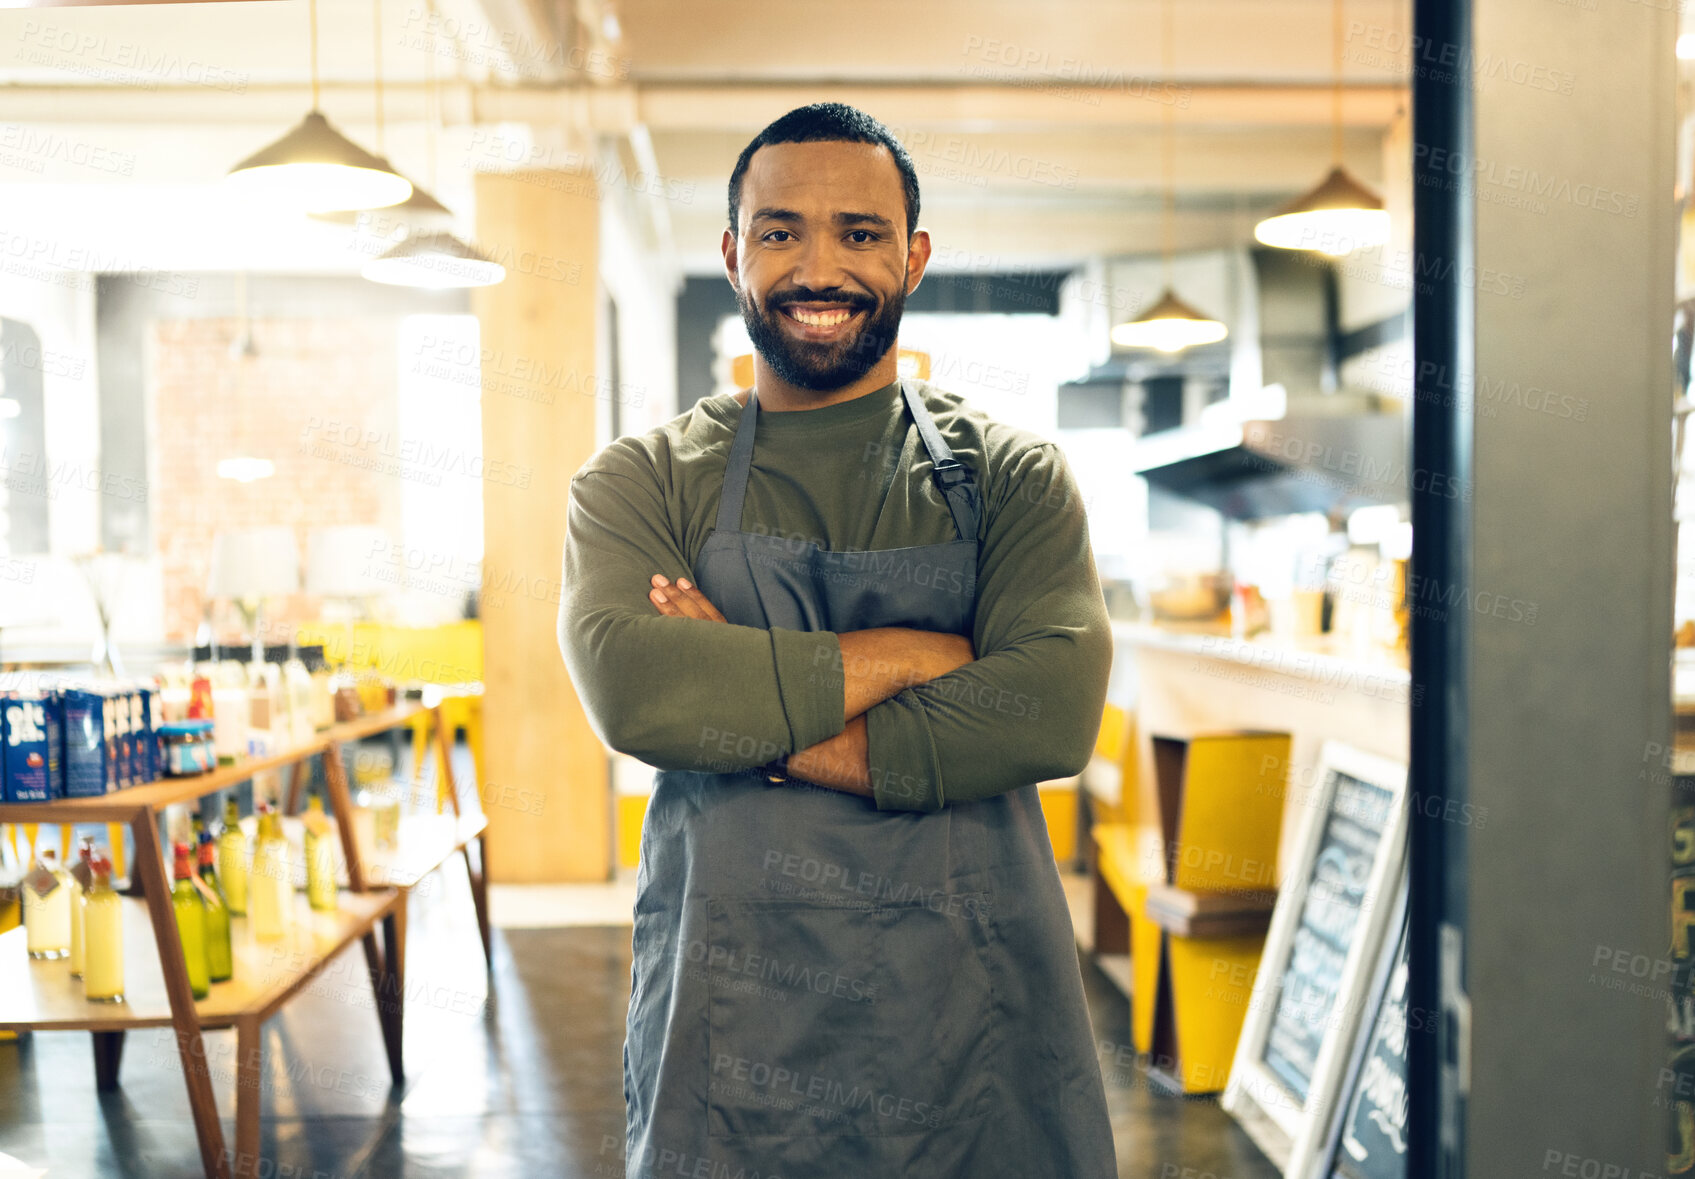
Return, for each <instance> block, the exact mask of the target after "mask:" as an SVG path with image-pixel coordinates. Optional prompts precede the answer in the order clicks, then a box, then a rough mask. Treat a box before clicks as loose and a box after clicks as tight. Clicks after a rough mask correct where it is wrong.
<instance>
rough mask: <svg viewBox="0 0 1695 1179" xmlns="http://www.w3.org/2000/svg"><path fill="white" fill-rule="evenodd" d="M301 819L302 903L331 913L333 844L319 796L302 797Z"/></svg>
mask: <svg viewBox="0 0 1695 1179" xmlns="http://www.w3.org/2000/svg"><path fill="white" fill-rule="evenodd" d="M301 822H302V823H303V824H304V825H305V827H306V903H307V904H309V905H311V906H312V908H313V909H314V910H315V911H317V912H320V913H333V912H335V909H336V892H335V844H334V843H333V842H332V837H331V835H330V819H329V816H328V815H326V814H324V800H323V799H322V798H321V797H319V796H318V795H316V794H314V795H312V796H310V797H309V798H308V799H307V800H306V814H305V815H304V816H302V818H301Z"/></svg>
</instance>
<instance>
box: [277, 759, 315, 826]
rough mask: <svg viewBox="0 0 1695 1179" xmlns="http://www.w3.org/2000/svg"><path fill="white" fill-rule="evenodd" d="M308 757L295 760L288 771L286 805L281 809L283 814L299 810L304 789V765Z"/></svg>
mask: <svg viewBox="0 0 1695 1179" xmlns="http://www.w3.org/2000/svg"><path fill="white" fill-rule="evenodd" d="M308 764H310V759H309V758H308V759H306V760H303V761H297V762H295V763H294V765H293V766H292V767H291V768H290V769H289V771H288V805H287V808H286V809H285V810H284V811H283V814H285V815H293V814H298V813H299V812H300V796H301V794H303V793H304V792H305V790H306V767H307V765H308Z"/></svg>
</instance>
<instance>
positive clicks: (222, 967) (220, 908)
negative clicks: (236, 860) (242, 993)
mask: <svg viewBox="0 0 1695 1179" xmlns="http://www.w3.org/2000/svg"><path fill="white" fill-rule="evenodd" d="M217 858H218V852H217V849H216V848H215V847H214V846H213V845H212V833H211V832H210V831H202V832H201V833H200V877H199V879H198V880H196V881H195V883H196V884H198V885H199V886H200V899H201V901H203V902H204V903H205V905H206V975H207V977H208V978H210V979H211V980H212V981H213V982H215V983H216V982H227V981H229V977H230V975H231V974H233V973H234V970H235V967H234V964H233V963H232V961H231V958H230V911H229V908H228V906H226V905H225V904H224V898H223V894H222V893H220V892H219V891H218V868H217Z"/></svg>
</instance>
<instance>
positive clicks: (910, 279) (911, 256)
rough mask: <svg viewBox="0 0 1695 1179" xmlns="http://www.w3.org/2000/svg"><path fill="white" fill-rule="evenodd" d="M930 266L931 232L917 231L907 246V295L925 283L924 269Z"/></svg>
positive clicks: (926, 230) (914, 231)
mask: <svg viewBox="0 0 1695 1179" xmlns="http://www.w3.org/2000/svg"><path fill="white" fill-rule="evenodd" d="M929 265H930V231H929V230H928V229H915V230H913V231H912V240H911V241H909V242H907V245H906V293H907V294H909V295H910V294H912V292H913V291H916V290H917V289H918V284H919V283H921V282H923V281H924V269H925V267H927V266H929Z"/></svg>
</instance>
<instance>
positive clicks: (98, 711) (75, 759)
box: [64, 688, 114, 798]
mask: <svg viewBox="0 0 1695 1179" xmlns="http://www.w3.org/2000/svg"><path fill="white" fill-rule="evenodd" d="M64 696H65V754H64V765H65V797H66V798H98V797H100V796H101V795H103V794H106V793H107V792H108V791H110V790H112V789H114V784H113V776H112V755H111V749H112V746H111V745H110V744H109V743H108V741H107V731H108V721H107V716H108V713H109V711H110V707H109V706H110V701H109V700H107V698H106V696H105V694H104V693H103V692H101V691H99V690H98V689H94V688H68V689H66V691H65V693H64Z"/></svg>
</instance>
